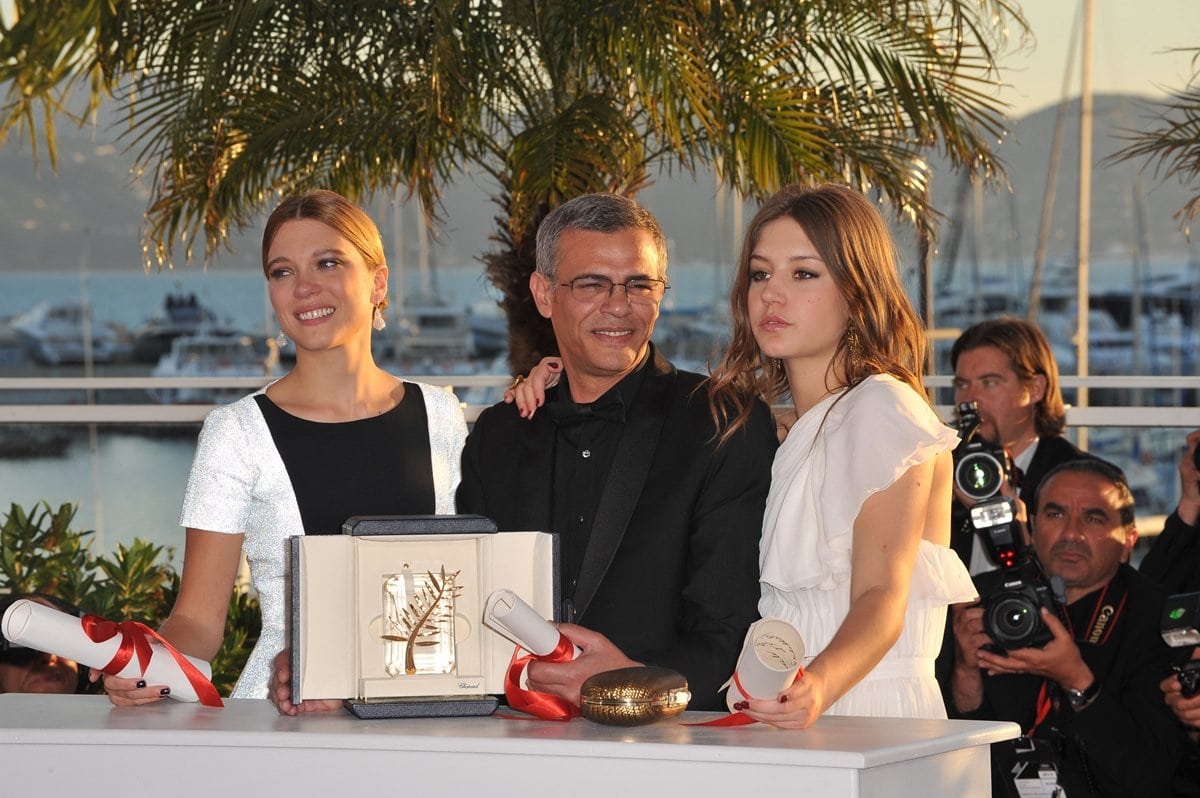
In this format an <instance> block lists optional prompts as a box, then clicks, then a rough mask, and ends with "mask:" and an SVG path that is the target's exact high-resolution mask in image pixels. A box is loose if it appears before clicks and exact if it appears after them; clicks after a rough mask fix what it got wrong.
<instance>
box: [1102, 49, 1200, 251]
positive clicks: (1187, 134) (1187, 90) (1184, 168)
mask: <svg viewBox="0 0 1200 798" xmlns="http://www.w3.org/2000/svg"><path fill="white" fill-rule="evenodd" d="M1197 64H1200V49H1198V50H1197V51H1196V55H1195V56H1194V57H1193V58H1192V66H1193V67H1196V66H1197ZM1154 106H1155V109H1156V114H1155V117H1154V122H1153V123H1152V124H1151V126H1150V127H1148V128H1146V129H1145V130H1140V131H1134V132H1132V133H1131V134H1130V135H1129V136H1127V139H1128V141H1129V144H1128V145H1126V146H1125V147H1123V148H1121V149H1120V150H1118V151H1117V152H1115V153H1114V154H1113V155H1111V156H1109V158H1107V159H1106V161H1107V162H1110V163H1112V162H1116V161H1128V160H1136V159H1142V158H1144V159H1146V161H1147V162H1148V163H1151V164H1153V165H1154V172H1155V175H1156V176H1158V177H1163V178H1167V179H1170V178H1176V179H1178V180H1179V181H1180V182H1181V183H1184V184H1189V183H1190V184H1194V185H1196V193H1195V195H1194V196H1192V198H1191V199H1189V200H1188V201H1187V202H1186V203H1184V205H1183V207H1182V208H1180V209H1179V211H1178V213H1176V214H1175V217H1176V218H1177V219H1179V222H1180V227H1182V228H1183V229H1184V231H1185V232H1187V231H1188V228H1189V225H1190V223H1191V221H1192V220H1193V219H1195V218H1196V217H1198V216H1200V69H1198V70H1196V72H1195V74H1193V75H1192V79H1191V80H1190V81H1188V85H1187V86H1185V87H1184V88H1183V89H1181V90H1179V91H1177V92H1174V93H1172V94H1171V96H1170V97H1169V98H1168V99H1166V100H1164V101H1162V102H1160V103H1155V104H1154Z"/></svg>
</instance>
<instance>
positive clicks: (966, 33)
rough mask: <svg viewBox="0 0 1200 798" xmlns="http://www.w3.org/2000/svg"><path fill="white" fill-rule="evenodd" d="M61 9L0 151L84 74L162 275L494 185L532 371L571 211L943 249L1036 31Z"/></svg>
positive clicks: (907, 7) (653, 13) (417, 4)
mask: <svg viewBox="0 0 1200 798" xmlns="http://www.w3.org/2000/svg"><path fill="white" fill-rule="evenodd" d="M16 5H17V7H18V10H19V11H24V12H25V13H27V14H32V13H33V12H32V11H31V9H32V8H34V7H37V6H40V5H41V4H37V3H32V4H29V8H26V5H27V4H26V3H25V2H22V0H17V3H16ZM46 5H56V6H60V7H61V6H65V7H67V9H68V10H65V11H60V12H59V14H60V16H61V17H62V19H63V20H65V21H62V22H61V24H60V26H59V28H56V29H55V30H56V31H57V36H58V39H59V41H57V42H55V41H53V39H51V40H50V41H47V40H46V39H45V37H44V36H43V37H42V38H40V39H39V38H38V37H37V36H34V35H33V34H31V33H30V32H29V30H27V27H28V26H27V25H26V17H25V16H18V17H17V19H16V23H15V25H14V26H11V27H10V28H9V29H8V30H6V31H4V33H5V36H6V38H7V37H8V36H10V35H14V36H15V37H16V38H15V39H14V41H18V42H19V41H21V40H25V41H34V40H37V41H38V45H37V47H36V48H35V47H33V46H32V45H31V46H29V47H27V48H26V49H25V50H23V51H21V52H19V53H16V54H15V55H14V53H13V52H12V50H13V49H14V48H13V47H10V46H9V45H7V44H5V45H0V48H3V49H0V78H8V79H9V80H10V81H11V82H10V84H9V85H10V86H16V87H19V91H16V96H15V98H14V93H10V96H9V99H10V102H8V103H7V104H6V105H5V106H4V107H3V109H2V110H3V113H4V116H3V117H0V132H3V131H5V130H7V129H9V128H10V127H12V125H13V124H15V123H16V121H21V122H23V123H24V124H25V125H26V126H27V127H29V128H30V129H31V130H32V129H33V123H34V120H35V118H36V117H35V110H34V109H35V107H36V103H39V102H40V103H43V104H45V103H50V104H51V105H53V104H54V103H55V102H56V97H60V96H61V94H58V95H56V94H55V92H56V91H57V90H58V88H59V86H60V85H61V81H65V80H66V78H67V76H71V75H75V76H77V75H84V74H86V75H90V76H92V78H93V96H95V95H97V94H103V93H104V92H106V91H107V92H111V93H112V94H113V95H114V96H115V97H116V99H117V100H118V101H119V102H120V103H121V104H122V106H123V109H124V110H125V111H126V113H127V118H128V120H129V129H128V131H127V132H126V134H125V136H126V140H127V141H128V142H129V144H130V145H131V146H132V147H134V149H135V152H136V155H137V162H138V164H139V166H140V167H141V168H143V169H145V170H146V171H147V172H148V173H149V174H150V175H152V177H153V189H152V196H151V200H150V207H149V209H148V212H147V217H146V219H147V226H146V230H145V235H146V238H147V240H148V242H149V243H150V244H151V245H152V246H153V248H154V253H155V254H156V255H157V256H158V257H159V258H160V259H166V258H168V257H170V256H171V254H172V252H173V250H174V249H175V248H176V247H182V248H183V249H184V251H185V252H186V253H187V254H188V255H191V253H192V247H193V244H194V242H195V240H196V239H197V237H198V236H200V235H201V234H203V242H204V252H205V254H206V255H211V254H212V253H213V252H215V251H216V250H217V249H219V248H220V247H221V246H222V245H223V244H224V243H225V241H226V237H227V234H228V231H229V230H230V228H231V226H232V227H239V228H241V227H245V226H247V225H248V224H250V223H251V221H252V220H253V219H254V217H255V216H256V215H257V214H258V213H259V212H260V211H261V210H262V209H263V208H265V207H267V206H269V205H271V204H273V202H274V201H275V200H276V199H277V197H278V195H280V194H283V193H289V192H293V191H296V190H300V189H303V188H306V187H311V186H316V185H321V186H326V187H329V188H333V189H335V190H337V191H341V192H343V193H345V194H348V195H350V196H359V195H362V194H364V193H374V192H376V191H380V190H385V191H390V190H391V189H392V188H394V187H401V188H403V189H404V190H407V191H408V192H410V194H415V195H417V196H418V197H419V198H420V200H421V202H422V204H423V205H424V206H425V208H426V209H427V211H429V212H430V213H432V214H434V215H435V216H436V211H437V208H438V196H439V191H440V189H441V188H442V187H443V186H444V185H445V184H446V183H447V182H449V181H450V180H451V179H452V178H453V177H454V176H455V174H456V173H457V172H458V170H460V169H467V168H470V169H478V170H482V171H483V173H485V174H487V175H489V176H490V178H491V179H492V180H493V181H494V185H495V191H494V197H495V200H496V202H497V205H498V212H497V217H496V230H495V232H494V235H493V240H494V242H495V243H496V245H497V249H496V251H494V252H491V253H488V254H487V255H485V256H484V258H483V259H484V262H485V265H486V269H487V272H488V274H489V276H490V278H491V279H492V281H493V282H494V283H495V284H496V285H497V286H498V287H499V288H500V289H501V291H502V292H503V295H504V300H503V305H504V307H505V310H506V312H507V313H508V315H509V320H510V324H509V329H510V365H512V367H513V368H514V369H517V370H524V369H526V368H528V366H529V365H530V364H531V363H532V362H534V360H535V359H536V358H537V357H538V356H540V355H541V354H544V353H548V352H552V351H554V349H553V347H554V344H553V340H552V337H551V336H550V335H549V332H548V326H546V325H543V324H540V322H541V320H540V318H539V317H538V316H537V314H536V313H535V312H534V311H533V308H532V304H531V302H530V300H529V299H528V296H527V295H528V291H527V290H526V286H527V280H528V275H529V273H530V272H531V271H532V269H533V257H532V240H533V233H534V231H535V230H536V228H537V224H538V222H539V221H540V220H541V218H542V217H543V216H544V215H545V214H546V213H547V212H548V211H549V209H550V208H552V207H554V206H555V205H556V204H557V203H559V202H560V201H562V200H563V199H565V198H569V197H571V196H574V195H576V194H579V193H582V192H586V191H596V190H607V191H618V192H622V193H626V194H630V195H632V194H635V193H636V192H637V191H638V190H639V189H640V188H642V187H643V186H645V185H646V184H647V183H648V182H649V181H650V180H651V177H652V173H653V172H654V171H655V170H657V169H660V168H666V169H681V170H694V169H695V168H696V167H697V166H700V165H711V166H712V167H713V168H714V169H715V170H716V172H717V174H718V175H719V176H720V177H721V179H722V180H723V181H724V182H725V184H727V185H728V186H730V187H734V188H736V189H738V190H739V191H740V192H741V193H743V194H744V195H747V196H752V197H761V196H764V195H766V194H769V193H770V192H772V191H774V190H775V189H777V188H779V187H780V186H781V185H784V184H786V183H789V182H793V181H796V180H808V181H814V180H824V179H835V180H841V181H845V182H849V183H851V184H854V185H857V186H859V187H860V188H863V189H872V190H874V191H876V192H877V193H878V194H879V195H880V196H881V197H882V198H884V199H886V200H887V201H888V202H889V203H890V204H891V205H892V206H893V207H894V208H895V209H896V210H897V211H898V212H900V213H903V214H906V215H907V216H908V217H910V218H911V219H912V220H914V221H915V222H916V224H917V225H918V227H919V228H920V229H921V230H923V231H925V232H926V233H928V232H929V231H931V230H932V229H933V226H934V221H935V211H934V209H933V208H932V207H930V205H929V199H928V197H929V193H928V191H927V188H928V186H927V183H928V180H929V174H928V170H927V168H926V166H925V162H924V160H923V154H924V153H925V152H927V151H928V150H929V149H937V150H940V151H941V152H942V153H943V154H944V155H946V156H947V157H948V158H949V160H950V161H951V162H952V164H954V165H955V166H956V167H958V168H960V169H963V170H965V171H966V172H968V173H969V174H971V175H972V176H975V177H982V178H990V177H992V176H993V175H995V174H996V173H997V172H998V170H999V166H998V164H997V162H996V159H995V157H994V156H993V153H992V145H993V144H994V143H996V142H997V141H998V140H999V139H1000V138H1001V137H1002V135H1003V133H1004V124H1003V122H1004V120H1003V110H1004V107H1003V105H1002V104H1001V103H1000V102H999V100H997V99H996V91H995V90H996V86H997V85H998V78H997V72H996V57H997V55H998V51H999V49H1000V48H1001V47H1003V46H1004V43H1005V41H1006V39H1005V35H1006V32H1007V31H1008V29H1009V26H1010V25H1011V26H1015V27H1016V29H1017V30H1018V31H1024V30H1025V22H1024V20H1023V18H1022V17H1021V16H1020V11H1019V8H1017V6H1016V4H1015V2H1013V0H812V1H811V2H798V1H797V0H755V1H754V2H750V0H723V1H722V0H716V1H715V2H714V0H663V1H662V2H654V3H647V2H645V1H644V0H493V1H492V2H487V1H486V0H424V2H422V1H421V0H412V1H411V2H408V3H397V2H395V0H359V1H358V2H346V3H330V4H322V3H307V2H301V3H296V2H279V1H278V0H236V1H235V2H219V3H218V2H203V1H201V2H196V0H186V1H185V0H156V1H155V2H138V1H137V0H130V1H129V2H125V3H115V4H113V3H106V2H94V0H93V1H91V2H88V1H86V0H75V2H74V3H67V2H64V3H60V4H46ZM51 13H52V12H45V14H51ZM30 24H33V23H30ZM56 45H57V46H56ZM14 47H15V45H14ZM64 52H67V53H71V54H74V58H73V59H64V58H62V57H59V54H61V53H64ZM85 52H86V53H88V54H89V55H88V56H87V57H85V56H84V53H85ZM56 78H57V80H58V81H60V82H58V83H56V82H55V79H56ZM46 130H47V133H46V136H47V144H48V146H49V147H51V148H52V144H53V141H52V138H51V133H50V131H51V128H49V127H47V128H46Z"/></svg>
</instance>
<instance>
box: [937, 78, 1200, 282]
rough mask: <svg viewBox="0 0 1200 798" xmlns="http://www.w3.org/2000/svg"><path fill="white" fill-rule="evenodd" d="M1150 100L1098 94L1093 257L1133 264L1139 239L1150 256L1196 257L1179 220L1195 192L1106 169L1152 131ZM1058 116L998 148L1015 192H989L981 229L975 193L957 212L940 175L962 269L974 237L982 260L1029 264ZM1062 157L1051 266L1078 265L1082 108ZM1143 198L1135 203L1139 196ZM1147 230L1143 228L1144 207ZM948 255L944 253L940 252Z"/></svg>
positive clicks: (1016, 131) (951, 188) (1137, 170)
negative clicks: (1143, 132) (958, 230)
mask: <svg viewBox="0 0 1200 798" xmlns="http://www.w3.org/2000/svg"><path fill="white" fill-rule="evenodd" d="M1149 104H1150V100H1149V99H1147V98H1142V97H1134V96H1129V95H1097V96H1096V97H1095V98H1094V102H1093V139H1092V156H1093V158H1092V162H1093V167H1092V192H1091V205H1092V214H1091V253H1092V257H1093V258H1097V259H1100V258H1112V259H1117V258H1121V257H1130V256H1131V253H1132V252H1133V251H1134V247H1135V246H1136V242H1137V241H1138V238H1139V236H1141V237H1142V239H1143V240H1144V241H1145V242H1146V246H1147V247H1148V251H1149V255H1150V257H1152V258H1159V257H1164V256H1165V257H1175V258H1179V257H1183V256H1184V255H1185V254H1186V253H1187V252H1188V250H1189V245H1188V241H1187V239H1186V237H1185V236H1184V234H1183V233H1182V232H1181V230H1180V227H1179V220H1178V219H1176V218H1174V214H1175V212H1176V211H1177V210H1178V209H1179V208H1181V207H1182V206H1183V204H1184V203H1185V202H1186V201H1187V198H1188V197H1189V196H1190V195H1191V194H1192V193H1194V192H1195V191H1198V190H1200V187H1198V186H1191V187H1186V186H1182V185H1180V184H1179V183H1178V182H1176V181H1170V182H1167V181H1163V180H1160V179H1158V178H1156V177H1155V175H1154V173H1153V169H1152V168H1148V167H1147V165H1146V164H1144V163H1139V162H1128V161H1127V162H1122V163H1116V164H1111V165H1104V166H1100V163H1101V162H1102V161H1103V160H1104V159H1106V158H1107V157H1108V156H1110V155H1112V154H1113V153H1114V152H1116V151H1117V150H1119V149H1121V148H1122V147H1123V146H1125V145H1126V144H1127V142H1126V141H1125V140H1123V137H1124V136H1127V135H1129V131H1131V130H1134V129H1137V128H1138V127H1148V126H1149V121H1148V118H1149V116H1150V114H1151V111H1150V110H1149V109H1150V106H1149ZM1057 116H1058V107H1057V106H1051V107H1048V108H1044V109H1042V110H1040V111H1036V112H1034V113H1032V114H1029V115H1028V116H1025V117H1022V118H1021V119H1018V120H1017V121H1016V122H1015V123H1014V125H1013V126H1012V129H1011V131H1010V134H1009V136H1008V137H1007V138H1006V139H1005V140H1004V142H1003V143H1002V144H1001V145H1000V146H999V147H998V148H997V153H998V154H999V156H1000V158H1001V159H1002V160H1003V161H1004V163H1005V166H1006V171H1007V174H1008V180H1009V183H1010V184H1011V191H1010V190H1008V189H985V190H984V192H983V197H982V213H981V214H979V219H980V220H981V221H980V222H979V225H978V228H976V227H975V218H976V214H975V210H974V207H973V206H974V202H973V197H972V196H971V194H970V193H968V194H967V196H966V201H965V202H964V203H962V204H959V203H958V202H957V201H956V199H957V197H958V194H959V185H958V183H959V180H958V178H957V176H956V175H954V174H947V170H946V169H945V167H944V166H942V167H941V168H937V170H936V171H937V176H936V177H935V180H934V190H933V197H934V202H935V203H936V205H937V206H938V208H939V210H941V211H942V212H943V213H945V214H946V216H947V217H948V220H950V221H953V222H957V223H960V224H962V225H963V230H964V239H963V243H962V248H961V249H960V253H959V259H960V261H961V260H962V259H963V258H965V257H966V256H967V248H968V247H969V246H970V245H971V244H972V241H971V235H972V231H973V230H977V231H978V237H977V239H976V240H975V242H974V243H975V246H976V247H977V251H978V253H979V255H978V257H979V258H980V259H981V260H994V261H1004V260H1010V259H1012V258H1013V257H1015V256H1018V255H1019V256H1020V260H1021V262H1024V263H1029V262H1031V261H1032V258H1033V253H1034V248H1035V246H1036V244H1037V237H1038V227H1039V225H1040V223H1041V217H1042V205H1043V198H1044V197H1045V193H1046V182H1047V181H1046V177H1047V174H1048V171H1049V169H1050V157H1051V148H1052V144H1053V139H1054V128H1055V123H1056V119H1057ZM1065 118H1066V123H1065V126H1064V134H1063V146H1062V154H1061V156H1060V163H1059V168H1058V180H1057V186H1056V189H1055V197H1054V205H1053V216H1052V217H1051V218H1052V223H1051V226H1050V236H1049V239H1048V246H1047V256H1048V260H1049V261H1054V260H1060V261H1062V260H1071V259H1073V258H1074V257H1075V251H1076V238H1077V236H1076V232H1075V231H1076V227H1077V217H1078V213H1079V210H1078V209H1079V202H1078V191H1079V102H1078V100H1074V101H1071V102H1069V103H1068V105H1067V109H1066V117H1065ZM1139 195H1140V197H1141V198H1142V199H1138V197H1139ZM1143 200H1144V204H1142V207H1141V209H1140V213H1141V214H1142V215H1143V216H1144V219H1143V221H1142V222H1138V221H1136V219H1137V216H1138V213H1139V208H1138V205H1139V203H1143ZM949 232H950V231H949V229H948V225H944V226H943V232H942V235H941V241H942V243H943V244H947V243H948V240H949V237H950V236H949ZM943 249H944V247H943Z"/></svg>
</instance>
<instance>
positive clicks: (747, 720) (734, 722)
mask: <svg viewBox="0 0 1200 798" xmlns="http://www.w3.org/2000/svg"><path fill="white" fill-rule="evenodd" d="M803 676H804V670H803V669H801V670H800V671H799V672H797V673H796V678H795V679H792V684H795V683H796V682H797V681H799V680H800V678H801V677H803ZM733 684H734V686H735V687H737V689H738V692H739V693H741V694H742V695H744V696H745V697H746V698H754V696H752V695H750V693H749V691H747V690H746V688H745V687H744V686H742V680H741V679H739V678H738V674H737V671H734V672H733ZM751 723H758V721H756V720H755V719H754V718H752V717H750V716H749V715H747V714H746V713H745V712H733V713H730V714H728V715H726V716H724V717H721V718H717V719H716V720H709V721H705V722H704V723H685V724H683V725H684V726H749V725H750V724H751Z"/></svg>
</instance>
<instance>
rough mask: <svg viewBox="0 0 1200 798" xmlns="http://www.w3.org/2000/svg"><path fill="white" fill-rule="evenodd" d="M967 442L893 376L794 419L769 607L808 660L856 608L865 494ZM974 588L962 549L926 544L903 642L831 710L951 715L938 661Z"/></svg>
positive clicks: (770, 528)
mask: <svg viewBox="0 0 1200 798" xmlns="http://www.w3.org/2000/svg"><path fill="white" fill-rule="evenodd" d="M843 393H845V392H843ZM839 396H841V397H842V398H841V400H840V401H835V400H837V399H838V397H839ZM957 442H958V436H957V433H956V432H955V431H954V430H953V429H951V428H949V427H947V426H945V425H944V424H942V422H941V420H940V419H938V417H937V416H936V415H935V414H934V412H933V410H932V409H931V408H930V407H929V405H928V404H927V403H926V402H925V401H924V399H923V398H922V397H920V396H918V395H917V394H916V392H915V391H913V390H912V389H911V388H910V387H908V386H907V385H905V384H903V383H901V382H900V381H899V380H896V379H895V378H893V377H891V376H887V375H874V376H872V377H868V378H867V379H865V380H864V381H863V382H861V383H860V384H859V385H857V386H855V387H854V388H853V389H851V390H850V391H849V392H848V393H845V395H844V396H843V395H842V393H838V394H833V395H830V396H828V397H826V398H825V399H824V400H822V401H821V402H819V403H818V404H817V405H816V406H815V407H813V408H811V409H810V410H809V411H808V412H807V413H805V414H804V416H803V417H801V418H800V419H799V420H798V421H797V422H796V424H795V425H794V426H793V427H792V429H791V431H790V432H789V433H788V436H787V439H786V440H785V441H784V442H783V444H782V445H781V446H780V448H779V451H778V452H777V453H776V455H775V463H774V465H773V467H772V469H771V492H770V495H769V496H768V497H767V508H766V514H765V516H764V519H763V536H762V543H761V547H760V553H759V567H760V572H761V589H762V597H761V598H760V600H759V612H760V613H761V614H762V616H763V617H764V618H767V617H776V618H783V619H785V620H787V621H789V622H790V623H792V624H793V625H794V626H795V627H796V628H797V629H798V630H799V631H800V634H801V635H802V636H803V638H804V643H805V649H806V651H807V653H808V655H809V656H808V657H807V658H806V664H807V662H810V661H811V660H812V659H813V657H814V656H815V655H816V654H819V653H820V652H821V651H822V650H823V649H824V648H825V646H827V645H828V644H829V641H830V640H831V639H832V638H833V635H834V633H835V632H837V630H838V628H839V627H840V626H841V624H842V621H843V620H844V619H845V617H846V615H847V613H848V612H849V610H850V548H851V542H852V537H853V527H854V521H855V518H857V516H858V513H859V510H860V509H861V508H862V505H863V502H864V501H866V499H867V498H868V497H869V496H871V495H872V494H874V493H875V492H877V491H880V490H883V489H884V488H887V487H888V486H889V485H891V484H892V483H893V482H895V481H896V480H897V479H898V478H899V477H900V476H901V475H903V474H904V473H905V472H906V471H907V470H908V469H909V468H911V467H912V466H913V465H916V464H918V463H923V462H925V461H927V460H930V459H931V458H933V457H935V456H937V455H938V454H939V453H940V452H944V451H949V450H951V449H953V448H954V446H955V445H956V444H957ZM975 596H976V592H975V587H974V585H973V584H972V582H971V577H970V575H969V574H968V572H967V569H966V568H965V567H964V566H963V563H962V561H961V560H960V559H959V558H958V556H957V555H956V554H955V553H954V551H953V550H951V549H949V548H948V547H945V546H939V545H936V544H933V543H930V542H929V541H926V540H922V541H921V544H920V548H919V550H918V552H917V560H916V565H915V569H914V571H913V576H912V582H911V585H910V589H909V599H908V606H907V608H906V610H905V614H904V629H903V631H902V632H901V634H900V638H899V639H898V640H897V641H896V644H895V645H894V646H892V648H891V649H890V650H889V651H888V653H887V654H886V655H884V658H883V660H882V661H880V662H879V664H878V665H876V666H875V668H874V669H873V670H872V671H871V673H870V674H868V675H867V676H866V678H864V679H863V680H862V681H861V682H859V683H858V684H857V685H855V686H854V687H853V688H851V689H850V691H849V692H847V693H846V694H845V695H844V696H842V698H841V699H840V700H838V701H837V702H836V703H834V704H833V705H832V706H831V707H830V708H829V709H828V710H827V711H826V714H829V715H865V716H874V717H904V718H945V717H946V709H945V705H944V704H943V702H942V697H941V692H940V690H939V689H938V684H937V680H936V679H935V678H934V670H933V663H934V658H935V657H936V656H937V654H938V651H939V650H940V647H941V643H942V634H943V632H944V630H945V622H946V608H947V606H948V605H949V604H953V603H958V602H963V601H970V600H972V599H973V598H974V597H975Z"/></svg>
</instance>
